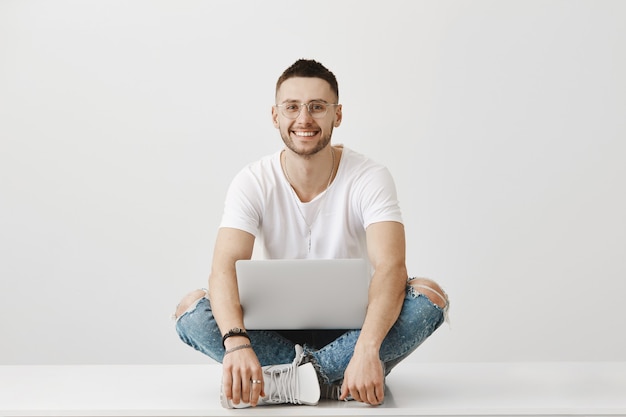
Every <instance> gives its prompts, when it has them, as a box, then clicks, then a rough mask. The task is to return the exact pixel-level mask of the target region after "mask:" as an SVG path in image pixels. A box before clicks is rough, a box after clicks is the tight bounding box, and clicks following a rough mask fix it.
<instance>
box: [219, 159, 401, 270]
mask: <svg viewBox="0 0 626 417" xmlns="http://www.w3.org/2000/svg"><path fill="white" fill-rule="evenodd" d="M280 153H281V152H280V151H279V152H276V153H274V154H272V155H269V156H266V157H264V158H262V159H260V160H258V161H256V162H253V163H251V164H249V165H247V166H246V167H245V168H244V169H242V170H241V171H240V172H239V173H238V174H237V175H236V176H235V178H234V179H233V181H232V183H231V185H230V187H229V189H228V193H227V195H226V201H225V204H224V213H223V216H222V221H221V224H220V227H231V228H236V229H240V230H244V231H246V232H248V233H251V234H253V235H254V236H255V237H256V238H257V239H260V240H261V243H262V247H263V253H264V256H265V258H267V259H303V258H312V259H332V258H363V259H367V248H366V240H365V229H366V228H367V227H368V226H369V225H370V224H372V223H376V222H382V221H396V222H400V223H401V222H402V213H401V211H400V207H399V205H398V200H397V196H396V187H395V183H394V181H393V178H392V176H391V174H390V172H389V170H388V169H387V168H386V167H384V166H382V165H380V164H378V163H376V162H374V161H372V160H370V159H368V158H366V157H365V156H363V155H361V154H359V153H357V152H355V151H352V150H351V149H349V148H345V147H344V148H343V155H342V158H341V161H340V164H339V168H338V169H337V175H336V176H335V179H334V180H333V182H332V183H331V185H330V187H328V189H327V190H326V191H324V192H323V193H321V194H319V195H318V196H317V197H315V199H313V200H312V201H310V202H308V203H302V202H301V201H300V200H299V199H298V197H297V196H296V194H295V192H294V191H293V189H292V188H291V186H290V185H289V182H288V181H287V179H286V178H285V175H284V174H283V171H282V168H281V165H280ZM298 207H299V209H298ZM303 217H306V221H305V220H304V218H303ZM309 226H310V227H309ZM309 230H310V233H309Z"/></svg>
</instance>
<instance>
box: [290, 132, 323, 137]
mask: <svg viewBox="0 0 626 417" xmlns="http://www.w3.org/2000/svg"><path fill="white" fill-rule="evenodd" d="M293 134H294V135H296V136H300V137H310V136H315V135H316V134H317V132H296V131H294V132H293Z"/></svg>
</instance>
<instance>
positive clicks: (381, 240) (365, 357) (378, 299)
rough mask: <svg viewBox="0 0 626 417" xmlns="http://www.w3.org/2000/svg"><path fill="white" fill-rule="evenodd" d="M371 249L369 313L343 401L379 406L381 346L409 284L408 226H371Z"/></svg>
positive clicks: (347, 375) (381, 395) (368, 233)
mask: <svg viewBox="0 0 626 417" xmlns="http://www.w3.org/2000/svg"><path fill="white" fill-rule="evenodd" d="M366 236H367V248H368V249H367V250H368V255H369V258H370V262H371V263H372V266H373V267H374V275H373V276H372V280H371V283H370V287H369V302H368V307H367V314H366V317H365V321H364V323H363V327H362V329H361V335H360V336H359V339H358V340H357V343H356V346H355V349H354V354H353V356H352V359H351V360H350V363H349V364H348V367H347V368H346V372H345V373H344V382H343V386H342V393H341V397H340V399H345V398H346V397H347V396H348V395H351V396H352V397H353V398H354V399H355V400H357V401H361V402H364V403H367V404H371V405H376V404H380V403H382V401H383V399H384V395H385V394H384V374H383V368H382V364H381V362H380V356H379V352H380V346H381V345H382V343H383V340H384V339H385V336H387V333H388V332H389V329H391V326H393V324H394V323H395V321H396V319H397V318H398V316H399V315H400V310H401V309H402V303H403V301H404V295H405V291H406V282H407V278H408V274H407V270H406V258H405V251H406V243H405V236H404V226H403V225H402V224H401V223H398V222H393V221H389V222H379V223H373V224H371V225H370V226H369V227H368V228H367V231H366Z"/></svg>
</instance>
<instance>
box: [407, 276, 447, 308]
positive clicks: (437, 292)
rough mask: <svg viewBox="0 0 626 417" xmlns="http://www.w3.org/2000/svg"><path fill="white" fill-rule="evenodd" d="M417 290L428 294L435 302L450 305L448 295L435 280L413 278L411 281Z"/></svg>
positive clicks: (443, 306)
mask: <svg viewBox="0 0 626 417" xmlns="http://www.w3.org/2000/svg"><path fill="white" fill-rule="evenodd" d="M409 285H410V286H412V287H413V288H414V289H415V291H416V292H418V293H420V294H423V295H424V296H426V297H427V298H428V299H429V300H430V301H431V302H432V303H433V304H435V305H437V306H439V307H441V308H444V309H445V308H446V307H447V306H448V303H449V301H448V296H447V294H446V293H445V291H444V290H443V289H442V288H441V287H440V286H439V284H437V283H436V282H435V281H433V280H431V279H428V278H413V279H411V280H410V281H409Z"/></svg>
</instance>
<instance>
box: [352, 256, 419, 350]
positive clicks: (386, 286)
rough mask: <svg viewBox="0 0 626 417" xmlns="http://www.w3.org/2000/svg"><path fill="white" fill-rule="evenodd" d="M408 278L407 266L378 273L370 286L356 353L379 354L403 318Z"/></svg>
mask: <svg viewBox="0 0 626 417" xmlns="http://www.w3.org/2000/svg"><path fill="white" fill-rule="evenodd" d="M406 276H407V275H406V269H405V268H404V267H403V266H398V267H396V268H393V269H389V270H386V271H377V272H376V273H375V274H374V276H373V277H372V283H371V284H370V290H369V302H368V307H367V315H366V318H365V322H364V323H363V328H362V329H361V335H360V337H359V340H358V341H357V345H356V348H355V349H356V350H367V351H375V352H376V354H378V350H379V349H380V346H381V344H382V342H383V340H384V338H385V336H387V333H388V332H389V329H391V327H392V326H393V324H394V323H395V321H396V320H397V318H398V316H399V315H400V310H401V309H402V302H403V300H404V293H405V289H406Z"/></svg>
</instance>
